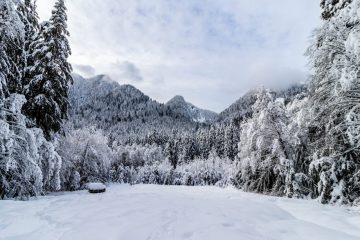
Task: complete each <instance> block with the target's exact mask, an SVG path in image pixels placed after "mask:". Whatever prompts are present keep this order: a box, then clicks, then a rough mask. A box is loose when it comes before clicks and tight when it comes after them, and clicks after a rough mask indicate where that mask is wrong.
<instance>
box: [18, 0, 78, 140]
mask: <svg viewBox="0 0 360 240" xmlns="http://www.w3.org/2000/svg"><path fill="white" fill-rule="evenodd" d="M66 21H67V15H66V7H65V2H64V0H58V1H56V3H55V7H54V10H53V11H52V16H51V18H50V20H49V21H48V22H45V23H43V24H42V26H41V38H38V39H37V41H36V42H35V43H33V45H31V46H32V47H33V48H34V52H33V58H34V60H35V62H34V68H33V69H32V72H35V73H36V74H34V73H31V74H30V76H32V78H31V79H30V81H29V83H28V85H27V86H26V88H25V96H26V98H27V103H26V104H25V105H24V108H23V111H24V113H25V114H26V115H27V116H28V117H29V118H30V119H32V120H33V121H34V122H35V123H36V125H37V126H39V127H40V128H41V129H43V131H44V133H45V135H46V137H47V138H48V139H49V138H51V135H52V133H54V132H58V131H59V130H60V129H61V125H62V122H63V119H65V118H66V117H67V111H68V106H69V102H68V91H69V86H70V84H71V83H72V81H73V80H72V76H71V71H72V67H71V65H70V63H69V62H68V57H69V56H70V54H71V50H70V46H69V42H68V39H67V37H68V36H69V32H68V30H67V24H66Z"/></svg>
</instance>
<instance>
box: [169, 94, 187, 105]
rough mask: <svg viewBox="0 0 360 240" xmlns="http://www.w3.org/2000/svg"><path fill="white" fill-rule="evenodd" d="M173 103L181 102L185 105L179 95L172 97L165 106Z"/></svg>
mask: <svg viewBox="0 0 360 240" xmlns="http://www.w3.org/2000/svg"><path fill="white" fill-rule="evenodd" d="M174 102H178V103H179V102H182V103H186V101H185V98H184V97H183V96H181V95H176V96H175V97H173V98H172V99H170V100H169V101H168V102H167V104H169V103H174Z"/></svg>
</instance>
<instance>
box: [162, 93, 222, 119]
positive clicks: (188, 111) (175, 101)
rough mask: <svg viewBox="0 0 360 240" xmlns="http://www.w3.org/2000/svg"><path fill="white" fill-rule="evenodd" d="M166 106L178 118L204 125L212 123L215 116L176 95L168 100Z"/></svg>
mask: <svg viewBox="0 0 360 240" xmlns="http://www.w3.org/2000/svg"><path fill="white" fill-rule="evenodd" d="M166 106H167V107H169V108H171V109H172V111H173V112H174V113H175V114H176V115H177V116H179V117H185V118H187V119H189V120H191V121H194V122H199V123H205V122H208V123H209V122H212V121H214V119H215V118H216V116H217V114H216V113H214V112H211V111H208V110H203V109H201V108H198V107H196V106H194V105H193V104H191V103H188V102H186V101H185V99H184V97H183V96H180V95H176V96H175V97H173V98H172V99H170V100H169V101H168V102H167V103H166Z"/></svg>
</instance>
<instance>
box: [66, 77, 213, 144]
mask: <svg viewBox="0 0 360 240" xmlns="http://www.w3.org/2000/svg"><path fill="white" fill-rule="evenodd" d="M180 98H181V99H180ZM70 101H71V111H70V122H72V123H73V125H74V127H75V128H79V127H83V126H96V127H97V128H100V129H102V130H104V131H105V132H108V133H109V134H110V136H111V137H113V138H114V139H119V138H121V139H122V140H124V139H128V138H141V137H144V136H147V135H148V134H150V133H151V132H154V131H156V132H159V131H162V132H164V133H171V132H173V131H177V132H178V131H191V130H193V129H195V128H196V127H197V125H199V124H208V123H210V122H211V121H212V120H214V118H215V117H216V113H213V112H210V111H206V110H202V109H199V108H197V107H195V106H194V105H192V104H190V103H186V102H185V100H183V98H182V97H175V98H174V99H173V100H172V101H170V102H169V103H167V104H162V103H159V102H157V101H155V100H152V99H151V98H150V97H148V96H146V95H145V94H144V93H142V92H141V91H140V90H138V89H137V88H135V87H133V86H131V85H120V84H119V83H117V82H115V81H113V80H112V79H111V78H109V77H108V76H106V75H98V76H95V77H93V78H89V79H85V78H83V77H81V76H80V75H74V84H73V86H72V88H71V90H70ZM164 135H166V134H164Z"/></svg>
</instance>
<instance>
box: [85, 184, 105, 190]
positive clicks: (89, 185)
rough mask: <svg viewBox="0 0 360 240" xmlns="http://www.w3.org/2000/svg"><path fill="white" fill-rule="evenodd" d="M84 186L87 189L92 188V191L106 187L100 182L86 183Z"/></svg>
mask: <svg viewBox="0 0 360 240" xmlns="http://www.w3.org/2000/svg"><path fill="white" fill-rule="evenodd" d="M86 187H87V189H88V190H93V191H96V190H104V189H106V186H105V185H104V184H102V183H88V184H86Z"/></svg>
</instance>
